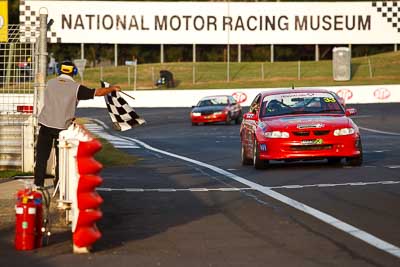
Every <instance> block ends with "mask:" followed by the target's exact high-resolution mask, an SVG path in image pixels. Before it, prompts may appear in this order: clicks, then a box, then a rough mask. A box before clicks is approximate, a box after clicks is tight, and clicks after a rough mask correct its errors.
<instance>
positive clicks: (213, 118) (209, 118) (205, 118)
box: [191, 113, 227, 123]
mask: <svg viewBox="0 0 400 267" xmlns="http://www.w3.org/2000/svg"><path fill="white" fill-rule="evenodd" d="M226 116H227V115H226V114H225V113H222V114H210V115H200V116H193V115H191V120H192V123H207V122H221V121H222V122H223V121H226V118H227V117H226Z"/></svg>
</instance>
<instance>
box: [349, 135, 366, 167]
mask: <svg viewBox="0 0 400 267" xmlns="http://www.w3.org/2000/svg"><path fill="white" fill-rule="evenodd" d="M359 142H360V143H359V149H360V155H358V156H357V157H350V158H346V163H347V164H348V165H350V166H361V165H362V163H363V150H362V144H361V140H360V141H359Z"/></svg>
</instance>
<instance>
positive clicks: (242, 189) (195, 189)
mask: <svg viewBox="0 0 400 267" xmlns="http://www.w3.org/2000/svg"><path fill="white" fill-rule="evenodd" d="M393 184H400V180H399V181H377V182H352V183H341V184H307V185H281V186H265V188H267V189H302V188H310V187H315V188H324V187H337V186H365V185H393ZM97 190H98V191H106V192H110V191H126V192H186V191H188V192H212V191H221V192H238V191H245V190H255V189H254V188H251V187H243V188H237V187H222V188H203V187H201V188H106V187H98V188H97Z"/></svg>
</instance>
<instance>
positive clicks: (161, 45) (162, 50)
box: [160, 44, 164, 64]
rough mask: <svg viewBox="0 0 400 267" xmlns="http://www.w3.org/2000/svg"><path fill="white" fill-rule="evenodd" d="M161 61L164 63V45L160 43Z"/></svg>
mask: <svg viewBox="0 0 400 267" xmlns="http://www.w3.org/2000/svg"><path fill="white" fill-rule="evenodd" d="M160 63H161V64H162V63H164V45H163V44H160Z"/></svg>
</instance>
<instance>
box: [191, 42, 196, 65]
mask: <svg viewBox="0 0 400 267" xmlns="http://www.w3.org/2000/svg"><path fill="white" fill-rule="evenodd" d="M192 57H193V63H196V44H193V48H192Z"/></svg>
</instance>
